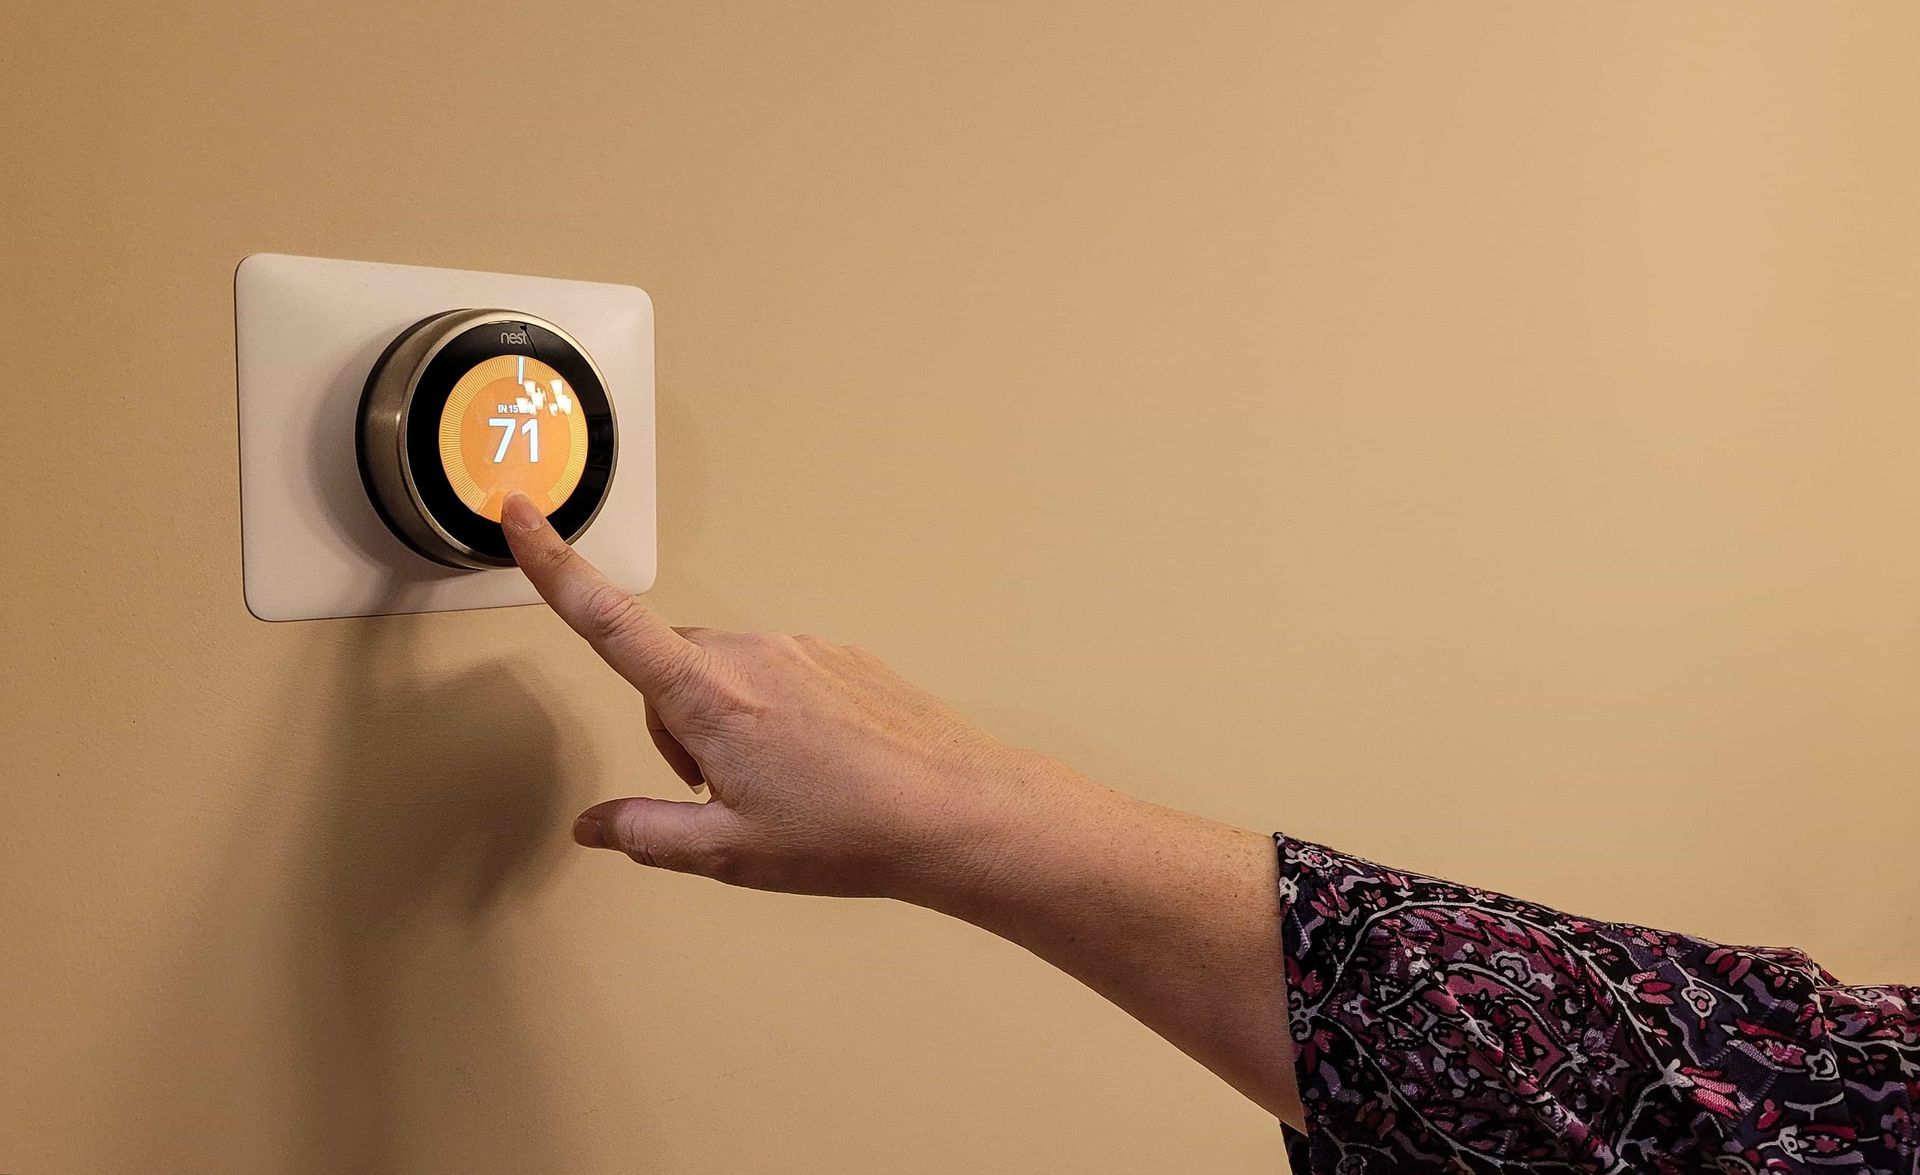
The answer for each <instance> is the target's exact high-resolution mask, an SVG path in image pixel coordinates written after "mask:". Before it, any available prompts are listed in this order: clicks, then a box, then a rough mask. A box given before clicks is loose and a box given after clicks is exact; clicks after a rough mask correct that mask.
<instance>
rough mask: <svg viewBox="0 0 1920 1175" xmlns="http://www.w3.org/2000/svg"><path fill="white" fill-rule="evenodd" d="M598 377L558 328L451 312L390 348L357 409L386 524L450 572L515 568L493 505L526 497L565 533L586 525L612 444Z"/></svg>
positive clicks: (371, 491)
mask: <svg viewBox="0 0 1920 1175" xmlns="http://www.w3.org/2000/svg"><path fill="white" fill-rule="evenodd" d="M618 440H619V437H618V432H617V430H616V428H615V424H614V415H613V405H612V402H611V401H610V400H609V398H608V395H607V389H606V382H605V380H603V379H602V378H601V376H600V372H599V369H598V368H597V367H595V366H594V363H593V359H592V358H591V357H590V356H589V355H588V354H587V352H586V350H585V349H584V348H582V347H581V346H580V344H579V343H578V342H576V341H575V340H574V339H573V338H572V337H571V336H569V335H568V334H567V333H566V332H565V331H563V330H561V329H560V328H559V327H558V326H556V325H554V324H553V323H551V322H547V321H546V320H544V319H540V318H535V317H533V316H531V315H526V314H518V313H515V312H513V311H508V310H455V311H448V312H446V313H443V314H437V315H434V316H433V317H431V318H428V319H426V320H424V321H422V322H419V323H416V324H414V325H413V326H412V327H410V328H408V329H407V330H406V331H405V332H403V333H402V334H401V335H400V336H399V337H398V338H396V339H395V340H394V341H393V343H392V344H391V345H390V346H389V347H388V348H387V351H386V353H385V354H383V355H382V356H381V357H380V360H379V362H378V363H376V364H375V365H374V369H373V373H372V374H371V375H370V376H369V377H368V379H367V387H366V392H365V394H364V395H363V396H362V398H361V406H360V434H359V452H360V471H361V478H362V480H363V481H364V482H365V483H366V486H367V492H368V495H369V496H370V497H371V498H372V499H373V503H374V506H375V508H376V509H377V510H378V511H379V512H380V516H381V518H383V519H384V520H385V521H386V523H387V526H388V528H389V529H391V530H392V531H393V532H394V534H395V535H397V536H399V537H400V539H401V540H402V541H404V542H405V543H406V544H407V545H408V546H410V547H412V548H413V549H414V550H415V551H417V552H419V553H420V554H422V555H425V556H426V557H427V558H429V559H433V560H436V561H438V562H441V563H446V564H450V565H452V566H455V567H502V566H511V565H512V562H513V559H512V556H511V554H510V553H509V551H508V549H507V544H506V535H505V534H504V533H503V532H502V531H501V529H500V511H501V507H502V506H503V505H504V504H505V502H506V498H507V495H508V494H509V493H511V492H513V491H515V490H518V491H520V492H522V493H525V494H526V495H527V496H528V497H530V498H532V499H533V502H534V504H535V505H536V506H538V507H539V508H540V509H541V511H543V512H544V513H545V514H546V515H547V516H548V519H549V520H550V521H551V522H552V523H553V525H554V528H555V529H556V530H558V531H559V532H560V533H561V534H562V535H565V536H566V537H567V538H568V539H569V540H572V539H573V538H574V537H576V536H578V535H579V534H580V532H581V531H584V530H585V529H586V528H587V525H588V524H589V523H590V522H592V521H593V517H594V515H595V514H596V513H597V512H598V511H599V509H600V503H601V502H602V501H603V500H604V499H605V497H606V494H607V487H608V486H609V484H610V483H611V481H612V478H613V466H614V456H615V452H616V449H617V448H618Z"/></svg>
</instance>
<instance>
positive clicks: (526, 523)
mask: <svg viewBox="0 0 1920 1175" xmlns="http://www.w3.org/2000/svg"><path fill="white" fill-rule="evenodd" d="M500 524H501V525H502V526H508V527H512V528H513V529H514V530H517V531H519V532H521V533H522V534H527V533H531V532H533V531H536V530H539V529H540V528H541V527H543V526H545V525H546V524H547V519H546V515H544V514H542V513H540V507H538V506H536V505H534V504H533V499H532V498H529V497H527V496H526V495H525V494H523V493H521V492H520V491H518V490H515V491H514V492H513V493H511V494H508V495H507V500H506V501H505V502H503V503H501V505H500Z"/></svg>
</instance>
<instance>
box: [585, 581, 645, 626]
mask: <svg viewBox="0 0 1920 1175" xmlns="http://www.w3.org/2000/svg"><path fill="white" fill-rule="evenodd" d="M632 615H633V597H632V596H631V595H629V594H628V593H627V592H625V591H624V590H622V589H621V588H619V587H617V586H616V585H614V584H611V583H602V584H597V585H595V586H594V587H593V589H592V590H590V591H589V592H588V593H587V596H586V599H584V600H582V601H581V602H580V616H581V619H582V620H583V621H584V622H585V624H586V625H587V627H588V628H589V629H591V630H592V631H593V632H595V633H598V634H600V635H602V636H612V635H614V634H616V633H618V632H620V631H622V630H623V629H624V628H625V627H626V625H627V621H628V618H629V617H631V616H632Z"/></svg>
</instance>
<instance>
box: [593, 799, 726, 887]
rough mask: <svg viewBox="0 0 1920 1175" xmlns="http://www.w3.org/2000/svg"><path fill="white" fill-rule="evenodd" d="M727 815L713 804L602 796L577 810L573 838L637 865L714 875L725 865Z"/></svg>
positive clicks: (723, 809)
mask: <svg viewBox="0 0 1920 1175" xmlns="http://www.w3.org/2000/svg"><path fill="white" fill-rule="evenodd" d="M729 815H730V814H729V813H728V812H727V810H726V809H725V808H722V807H721V806H720V805H718V804H702V803H694V802H690V801H684V800H652V799H644V798H636V799H629V800H608V801H606V802H605V803H600V804H595V805H594V806H593V807H591V808H588V809H587V810H586V811H584V812H582V813H580V817H579V819H577V820H575V821H574V822H573V839H574V840H575V841H576V842H578V843H579V844H583V845H585V846H586V847H588V848H590V849H615V850H617V851H619V852H622V853H625V854H626V855H627V856H629V857H632V858H633V859H634V860H635V861H638V862H639V863H640V864H642V865H651V866H654V867H655V868H659V869H671V870H673V871H674V872H676V873H698V874H700V875H701V876H703V877H717V876H718V875H719V874H720V873H721V872H723V871H725V869H726V867H727V865H726V862H727V857H728V855H729V854H728V845H727V843H726V836H725V833H726V822H727V817H728V816H729Z"/></svg>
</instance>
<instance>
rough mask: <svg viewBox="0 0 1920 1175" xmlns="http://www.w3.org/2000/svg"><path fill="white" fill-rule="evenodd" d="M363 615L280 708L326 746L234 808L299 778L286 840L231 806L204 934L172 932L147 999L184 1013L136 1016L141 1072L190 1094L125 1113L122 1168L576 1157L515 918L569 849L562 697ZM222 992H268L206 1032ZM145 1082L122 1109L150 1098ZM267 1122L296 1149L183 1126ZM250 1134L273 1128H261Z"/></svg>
mask: <svg viewBox="0 0 1920 1175" xmlns="http://www.w3.org/2000/svg"><path fill="white" fill-rule="evenodd" d="M346 623H347V624H349V625H351V626H352V627H351V630H350V632H349V633H348V634H347V635H346V636H345V639H344V640H342V639H340V630H339V629H338V628H337V627H334V626H332V625H327V626H325V628H330V629H332V631H331V632H327V631H325V628H323V629H321V630H319V631H316V638H317V639H315V640H313V641H312V642H310V646H309V648H310V653H311V656H309V657H308V658H306V660H305V662H304V664H303V665H302V667H301V668H300V669H298V670H296V671H295V672H294V673H293V675H292V677H291V679H290V682H289V688H288V692H287V695H286V697H285V698H284V699H283V704H282V707H281V713H282V714H283V715H284V723H283V726H284V729H286V730H288V731H289V732H298V731H302V730H313V729H316V728H317V729H320V730H321V731H323V732H324V734H323V743H322V748H321V751H320V761H319V762H317V763H299V764H289V763H287V762H285V761H284V760H282V759H278V758H274V757H272V756H271V755H270V756H269V760H268V761H266V762H262V763H260V764H259V765H258V767H257V769H256V772H255V777H254V778H253V779H250V780H247V781H246V784H247V786H246V792H245V795H244V796H243V797H241V803H242V804H245V803H247V802H248V801H249V800H250V802H251V806H252V807H253V808H255V809H265V808H267V807H269V805H268V804H267V803H266V802H265V797H268V796H270V795H271V794H272V793H273V792H276V791H282V790H284V789H285V788H286V787H290V786H293V787H301V788H303V789H306V790H308V791H310V792H311V793H312V794H311V795H310V796H308V797H307V799H306V802H305V804H304V805H292V807H293V808H294V810H295V811H296V813H297V814H296V815H295V816H294V818H293V819H292V820H290V821H288V820H281V821H279V822H278V824H277V827H276V828H275V829H274V831H273V832H272V833H266V834H263V833H261V832H259V831H257V830H256V828H255V823H256V822H255V821H253V820H250V819H249V818H248V817H249V816H252V815H254V814H255V813H252V812H239V813H235V814H233V823H232V828H233V839H232V840H231V842H230V843H229V847H228V849H227V853H226V858H227V859H226V861H225V862H223V863H221V866H220V867H218V868H216V869H214V870H213V872H212V873H211V874H210V878H211V889H210V891H209V892H207V893H206V894H205V895H203V897H202V899H201V901H200V902H199V903H198V904H197V908H196V909H195V910H193V911H192V912H191V914H190V919H191V924H192V929H191V930H190V931H188V933H189V934H190V935H192V936H193V937H192V938H191V939H190V941H188V942H186V943H175V944H173V945H172V946H171V947H168V948H166V953H167V955H168V957H169V958H171V959H173V960H177V961H179V963H180V968H179V969H178V970H173V969H170V970H169V973H168V974H167V975H166V976H164V977H163V979H162V981H161V982H159V983H158V984H156V988H155V994H156V995H157V996H158V997H159V998H158V999H157V1000H153V1001H143V1003H147V1004H149V1005H150V1006H151V1005H153V1004H158V1005H159V1007H158V1008H154V1009H153V1010H155V1011H164V1012H165V1014H166V1015H168V1016H169V1017H170V1020H169V1022H167V1023H165V1024H156V1025H150V1026H147V1027H145V1029H144V1030H140V1029H136V1030H135V1032H136V1035H137V1037H140V1038H145V1039H147V1040H150V1041H152V1046H151V1049H150V1051H151V1052H152V1053H153V1054H154V1060H153V1066H152V1070H153V1071H151V1072H147V1073H145V1074H143V1075H142V1076H143V1077H144V1080H146V1081H148V1082H156V1081H157V1082H162V1083H171V1084H173V1085H175V1086H178V1087H181V1089H180V1093H179V1094H178V1095H176V1096H172V1097H163V1098H162V1099H159V1100H160V1101H161V1102H162V1104H163V1105H164V1104H172V1105H174V1106H175V1110H174V1111H173V1113H168V1112H166V1111H164V1110H163V1111H162V1114H163V1115H164V1116H165V1117H166V1118H169V1119H172V1120H159V1118H155V1117H149V1118H148V1119H147V1120H145V1121H139V1122H123V1123H122V1127H123V1129H126V1130H129V1131H130V1132H131V1134H132V1137H127V1138H124V1139H123V1140H122V1141H123V1143H124V1145H122V1146H119V1147H116V1148H115V1149H116V1150H117V1152H118V1155H119V1157H120V1158H122V1159H124V1160H126V1161H131V1162H139V1163H142V1164H154V1163H156V1160H158V1162H157V1166H158V1167H160V1168H165V1169H173V1168H175V1167H184V1168H189V1169H195V1170H209V1169H232V1170H286V1171H302V1172H306V1171H310V1172H347V1171H353V1172H383V1171H400V1170H408V1169H418V1168H420V1167H422V1166H423V1165H428V1166H432V1167H435V1168H462V1167H464V1168H466V1169H491V1170H497V1169H504V1168H507V1167H514V1166H515V1164H516V1163H518V1162H519V1161H520V1160H527V1161H530V1162H531V1163H532V1164H533V1166H527V1165H525V1163H521V1164H520V1165H519V1166H518V1167H517V1168H516V1169H521V1170H530V1169H533V1168H534V1167H539V1166H545V1165H547V1164H548V1163H550V1162H551V1161H552V1160H553V1159H554V1158H555V1157H556V1156H557V1155H559V1153H560V1151H561V1150H564V1146H563V1139H562V1138H560V1137H559V1134H560V1132H559V1131H558V1130H557V1129H556V1127H555V1124H554V1119H553V1114H552V1111H553V1109H554V1107H553V1105H552V1104H551V1096H550V1093H549V1091H548V1084H547V1082H546V1081H545V1080H544V1079H543V1075H542V1073H541V1072H540V1069H539V1053H538V1050H537V1049H536V1048H535V1047H534V1045H535V1042H534V1041H533V1040H532V1039H531V1037H530V1035H529V1034H530V1032H531V1031H532V1025H530V1024H529V1023H528V1022H527V1021H526V1019H525V1017H524V1015H523V1014H522V1011H521V1009H520V1007H519V1006H518V1004H517V995H516V992H518V991H523V990H524V988H525V982H524V981H520V982H518V983H516V977H515V974H514V972H515V965H516V963H517V962H521V961H524V960H525V957H526V956H525V954H524V948H523V947H522V946H521V944H522V943H523V942H524V938H521V937H517V936H516V935H515V934H514V933H513V930H514V927H513V926H512V925H511V920H512V915H513V912H514V910H515V909H516V908H518V907H521V906H524V904H525V903H526V901H527V899H529V898H530V897H531V895H532V893H533V892H534V891H535V890H536V889H538V888H539V887H540V886H541V885H542V884H543V883H544V882H545V881H546V879H547V878H548V876H549V875H550V874H551V872H552V870H553V868H554V867H555V865H556V864H557V861H558V858H559V854H560V853H561V852H563V851H564V850H565V842H566V834H565V829H566V826H567V821H566V820H565V816H566V815H568V814H569V813H567V812H565V811H563V800H564V794H563V789H562V781H561V779H560V756H559V747H560V745H561V742H560V738H561V732H560V730H559V728H558V726H557V725H556V720H555V719H554V718H553V716H552V715H551V714H550V713H549V712H548V710H547V708H546V704H545V703H544V702H543V696H545V697H551V696H552V695H551V692H550V691H543V690H542V689H540V688H538V683H537V682H536V681H534V680H531V679H529V677H527V676H526V675H525V674H524V673H523V672H522V671H521V670H519V669H518V668H516V667H514V666H511V665H507V664H505V663H499V662H495V663H489V664H483V665H481V666H478V667H474V668H470V669H466V670H464V671H461V672H458V673H455V674H453V675H451V676H444V677H435V676H433V675H432V674H431V673H430V672H428V671H426V670H423V669H422V667H421V666H420V664H419V662H418V658H417V657H416V656H415V654H416V651H417V650H416V643H417V639H418V636H419V633H420V631H421V629H422V627H423V625H424V624H425V623H427V622H426V621H423V620H422V619H420V618H418V617H411V616H403V617H388V618H382V619H370V620H357V621H348V622H346ZM290 753H291V752H290ZM271 807H272V808H273V809H274V810H276V811H284V810H285V809H286V807H287V805H284V804H281V803H274V804H272V805H271ZM173 929H175V930H179V929H181V928H173ZM263 956H264V957H263ZM236 968H239V969H242V971H243V973H241V974H235V973H234V969H236ZM223 993H224V997H225V998H228V999H232V1000H234V1001H236V1002H237V1003H238V1004H239V1005H240V1007H238V1008H236V1009H235V1010H236V1011H241V1010H247V1009H246V1008H245V1005H246V1004H247V1002H248V1001H252V1002H253V1004H254V1005H255V1006H254V1008H253V1009H252V1010H254V1011H255V1013H256V1016H257V1017H258V1018H257V1019H256V1020H255V1021H254V1022H253V1023H252V1025H251V1026H240V1027H233V1028H228V1029H226V1032H227V1035H226V1037H225V1039H224V1040H216V1041H213V1042H205V1041H201V1040H197V1039H196V1037H197V1036H201V1035H204V1034H206V1033H207V1032H208V1026H209V1025H216V1026H217V1025H220V1024H221V1023H222V1021H223V1020H224V1019H225V1018H226V1012H225V1009H223V1008H222V1007H221V1006H220V1005H221V1002H222V999H223ZM181 999H184V1000H185V1001H186V1002H185V1005H184V1006H178V1005H176V1004H175V1003H174V1001H177V1000H181ZM261 1001H264V1005H263V1006H262V1004H261ZM214 1031H215V1033H216V1034H218V1033H219V1031H220V1029H218V1028H216V1029H215V1030H214ZM196 1052H198V1053H200V1054H202V1056H201V1058H200V1059H201V1060H202V1061H203V1062H204V1067H196V1066H194V1065H193V1064H192V1058H193V1056H194V1054H195V1053H196ZM183 1053H184V1054H185V1055H184V1056H183V1055H182V1054H183ZM276 1053H284V1055H275V1054H276ZM160 1054H164V1056H162V1055H160ZM137 1068H140V1066H136V1069H137ZM276 1084H278V1085H280V1086H281V1088H280V1089H279V1090H278V1091H277V1092H276V1091H275V1090H274V1089H273V1087H274V1086H275V1085H276ZM250 1085H253V1086H256V1087H255V1088H249V1086H250ZM258 1086H264V1087H265V1088H258ZM144 1089H145V1096H144V1097H143V1098H136V1099H131V1100H130V1101H129V1102H128V1103H127V1104H135V1105H138V1104H142V1102H146V1103H147V1104H149V1105H151V1104H152V1094H153V1092H154V1089H153V1086H152V1085H147V1086H145V1087H144ZM177 1098H189V1099H192V1101H193V1102H194V1103H195V1105H194V1107H193V1109H192V1111H191V1112H185V1113H182V1112H181V1109H182V1108H181V1107H180V1106H179V1103H178V1101H177ZM175 1113H178V1114H179V1115H180V1116H179V1117H178V1118H175V1117H174V1114H175ZM257 1115H267V1116H269V1117H270V1118H272V1119H274V1120H275V1125H280V1124H281V1122H282V1121H284V1126H283V1127H282V1128H281V1129H278V1130H270V1131H268V1132H267V1133H269V1134H270V1135H276V1136H278V1137H280V1138H281V1139H282V1140H283V1141H282V1145H283V1147H284V1150H283V1151H282V1153H281V1154H280V1155H278V1156H266V1155H260V1154H252V1155H247V1154H235V1153H231V1151H230V1150H229V1149H228V1147H227V1146H224V1145H223V1143H222V1140H221V1139H220V1138H209V1137H182V1136H181V1126H182V1121H181V1119H185V1120H187V1121H197V1122H201V1123H206V1122H209V1121H211V1122H212V1123H214V1124H215V1126H216V1128H218V1125H219V1124H220V1123H222V1122H225V1123H231V1124H233V1125H235V1126H238V1125H239V1122H240V1120H241V1119H242V1118H245V1117H252V1116H257ZM235 1133H236V1134H239V1135H242V1136H246V1137H253V1138H258V1137H259V1136H260V1134H261V1131H260V1130H259V1129H258V1122H257V1121H256V1122H255V1123H253V1124H252V1125H251V1126H249V1127H248V1128H247V1129H236V1130H235ZM557 1147H558V1148H560V1149H559V1150H557V1149H556V1148H557Z"/></svg>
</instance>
